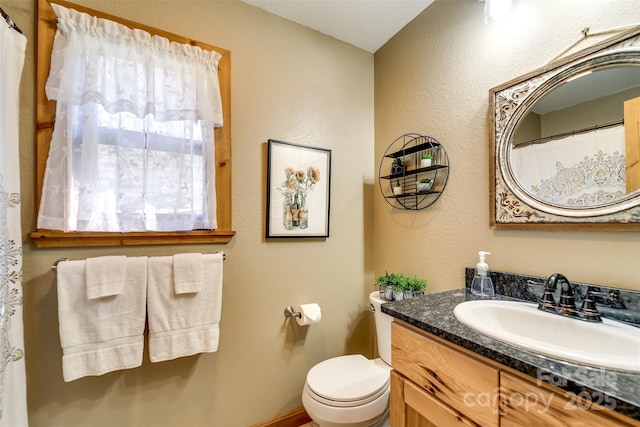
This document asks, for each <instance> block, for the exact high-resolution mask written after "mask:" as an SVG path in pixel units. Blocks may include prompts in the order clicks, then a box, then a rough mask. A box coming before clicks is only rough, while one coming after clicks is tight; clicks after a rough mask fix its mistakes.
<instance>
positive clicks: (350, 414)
mask: <svg viewBox="0 0 640 427" xmlns="http://www.w3.org/2000/svg"><path fill="white" fill-rule="evenodd" d="M302 404H303V406H304V408H305V410H306V411H307V415H309V417H311V419H312V420H313V421H315V422H316V423H317V424H318V425H319V426H320V427H389V426H390V424H389V390H387V391H386V393H385V394H383V395H382V396H381V398H379V399H376V400H375V401H373V402H370V403H367V404H365V405H361V406H359V407H352V408H335V407H330V406H327V405H323V404H321V403H319V402H317V401H315V400H314V399H313V398H312V397H311V396H310V394H309V391H308V388H307V385H306V384H305V390H304V392H303V394H302ZM367 414H368V415H367ZM363 418H364V419H363Z"/></svg>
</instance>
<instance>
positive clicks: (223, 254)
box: [51, 251, 227, 271]
mask: <svg viewBox="0 0 640 427" xmlns="http://www.w3.org/2000/svg"><path fill="white" fill-rule="evenodd" d="M215 253H216V254H218V253H221V254H222V260H223V261H224V260H226V259H227V254H225V253H224V252H222V251H220V252H215ZM65 261H69V258H60V259H58V260H56V262H54V263H53V265H52V266H51V271H57V270H58V264H60V263H61V262H65Z"/></svg>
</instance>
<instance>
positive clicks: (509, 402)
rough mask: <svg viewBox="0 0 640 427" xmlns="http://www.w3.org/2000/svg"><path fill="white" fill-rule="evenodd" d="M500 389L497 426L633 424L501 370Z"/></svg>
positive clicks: (580, 426)
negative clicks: (498, 422) (498, 423)
mask: <svg viewBox="0 0 640 427" xmlns="http://www.w3.org/2000/svg"><path fill="white" fill-rule="evenodd" d="M500 390H501V393H500V414H501V415H500V427H522V426H540V427H565V426H566V427H614V426H616V427H620V426H630V425H636V424H627V423H625V422H622V421H620V420H616V419H614V418H612V414H611V412H612V411H611V410H606V409H597V408H594V409H590V406H591V405H589V404H588V403H585V402H580V401H578V400H576V398H575V397H574V395H572V394H571V393H569V392H566V394H565V395H563V394H560V393H555V392H553V391H551V390H548V389H546V388H543V387H538V386H537V385H535V384H533V383H531V382H529V381H525V380H523V379H521V378H518V377H516V376H514V375H511V374H508V373H506V372H504V371H503V372H501V373H500ZM560 391H561V390H560ZM629 421H630V422H632V421H633V420H629Z"/></svg>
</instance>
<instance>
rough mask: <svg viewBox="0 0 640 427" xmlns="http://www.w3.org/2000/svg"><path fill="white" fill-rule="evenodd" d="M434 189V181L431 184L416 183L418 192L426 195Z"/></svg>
mask: <svg viewBox="0 0 640 427" xmlns="http://www.w3.org/2000/svg"><path fill="white" fill-rule="evenodd" d="M432 187H433V180H431V181H429V182H419V181H417V182H416V190H418V192H420V193H426V192H427V191H429V190H431V188H432Z"/></svg>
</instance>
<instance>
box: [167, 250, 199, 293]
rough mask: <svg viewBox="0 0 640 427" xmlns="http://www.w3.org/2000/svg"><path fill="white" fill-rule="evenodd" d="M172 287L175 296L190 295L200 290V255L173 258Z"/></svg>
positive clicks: (178, 255)
mask: <svg viewBox="0 0 640 427" xmlns="http://www.w3.org/2000/svg"><path fill="white" fill-rule="evenodd" d="M173 285H174V288H175V292H176V294H190V293H192V292H200V289H202V254H175V255H174V256H173Z"/></svg>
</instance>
